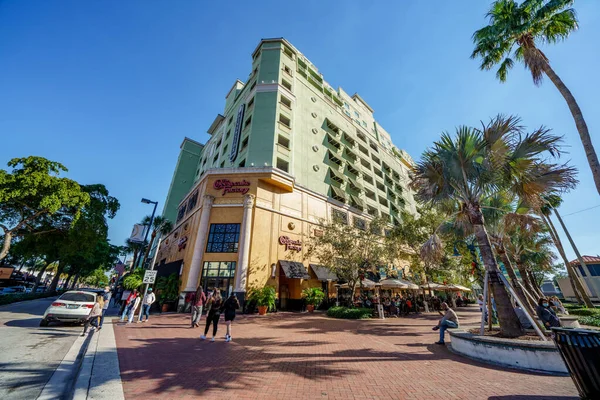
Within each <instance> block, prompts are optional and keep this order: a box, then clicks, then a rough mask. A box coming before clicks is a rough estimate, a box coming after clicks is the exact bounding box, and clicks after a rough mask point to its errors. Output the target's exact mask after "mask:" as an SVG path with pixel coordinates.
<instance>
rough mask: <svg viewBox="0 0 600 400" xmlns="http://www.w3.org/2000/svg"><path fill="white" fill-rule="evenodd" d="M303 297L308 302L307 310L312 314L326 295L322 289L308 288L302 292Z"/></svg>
mask: <svg viewBox="0 0 600 400" xmlns="http://www.w3.org/2000/svg"><path fill="white" fill-rule="evenodd" d="M302 297H304V299H305V300H306V309H307V310H308V312H310V313H311V312H313V311H315V308H316V307H319V304H321V303H322V302H323V299H324V298H325V293H324V292H323V291H322V290H321V289H320V288H316V287H313V288H307V289H304V290H303V291H302Z"/></svg>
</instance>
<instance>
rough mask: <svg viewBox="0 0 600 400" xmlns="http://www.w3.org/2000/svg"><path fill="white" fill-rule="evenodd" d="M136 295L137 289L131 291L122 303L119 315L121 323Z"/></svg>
mask: <svg viewBox="0 0 600 400" xmlns="http://www.w3.org/2000/svg"><path fill="white" fill-rule="evenodd" d="M138 295H139V294H138V291H137V289H133V291H131V293H129V295H128V296H127V297H126V298H125V301H124V303H123V311H122V314H121V322H123V321H125V317H126V316H127V315H129V311H130V310H131V307H132V306H133V302H134V300H135V298H136V297H137V296H138Z"/></svg>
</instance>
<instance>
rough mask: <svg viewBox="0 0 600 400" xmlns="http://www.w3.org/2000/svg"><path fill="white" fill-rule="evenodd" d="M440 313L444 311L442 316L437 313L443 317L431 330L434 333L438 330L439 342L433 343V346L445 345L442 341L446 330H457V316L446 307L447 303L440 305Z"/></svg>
mask: <svg viewBox="0 0 600 400" xmlns="http://www.w3.org/2000/svg"><path fill="white" fill-rule="evenodd" d="M442 311H444V314H442V313H441V312H440V311H438V312H439V313H440V315H443V316H444V317H443V318H442V319H441V320H440V322H439V323H438V324H437V325H436V326H434V327H433V329H432V330H434V331H437V330H438V329H439V330H440V340H439V341H438V342H435V344H446V342H445V341H444V336H445V334H446V329H448V328H458V316H457V315H456V313H455V312H454V310H453V309H451V308H450V307H449V306H448V303H446V302H444V303H442Z"/></svg>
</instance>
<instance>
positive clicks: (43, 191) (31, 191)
mask: <svg viewBox="0 0 600 400" xmlns="http://www.w3.org/2000/svg"><path fill="white" fill-rule="evenodd" d="M8 166H9V167H10V168H12V170H11V171H6V170H0V228H1V229H2V231H3V245H2V249H1V250H0V260H2V259H3V258H4V257H6V255H7V254H8V250H9V249H10V245H11V242H12V240H13V238H15V237H17V236H23V235H25V234H26V233H28V232H31V231H33V230H35V229H36V228H37V225H38V224H39V223H40V221H41V220H42V219H44V218H45V217H48V216H52V215H54V214H58V213H59V212H61V211H65V210H67V212H68V213H69V214H71V215H72V216H73V218H72V219H71V223H74V222H75V221H77V219H78V217H79V210H80V209H81V208H82V207H84V206H86V205H87V204H89V202H90V197H89V194H88V193H86V192H85V191H83V190H82V188H81V186H79V184H78V183H77V182H75V181H73V180H71V179H68V178H64V177H59V174H60V173H61V172H66V171H67V169H66V168H65V167H64V166H63V165H62V164H60V163H57V162H54V161H50V160H47V159H45V158H42V157H34V156H30V157H26V158H13V159H12V160H10V161H9V162H8Z"/></svg>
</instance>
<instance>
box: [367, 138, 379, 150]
mask: <svg viewBox="0 0 600 400" xmlns="http://www.w3.org/2000/svg"><path fill="white" fill-rule="evenodd" d="M369 146H371V148H372V149H373V150H374V151H375V152H377V153H379V149H378V148H377V145H376V144H375V143H374V142H372V141H370V140H369Z"/></svg>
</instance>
